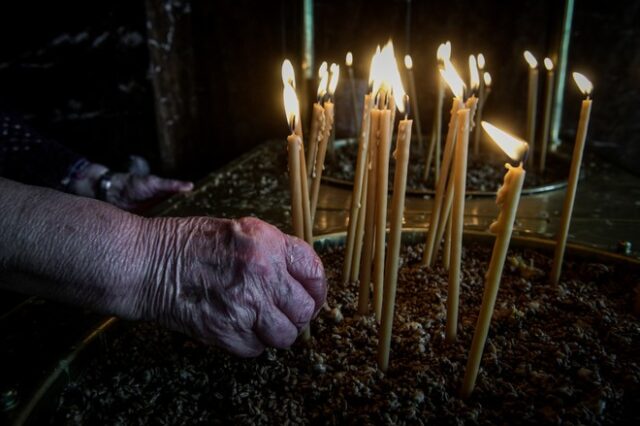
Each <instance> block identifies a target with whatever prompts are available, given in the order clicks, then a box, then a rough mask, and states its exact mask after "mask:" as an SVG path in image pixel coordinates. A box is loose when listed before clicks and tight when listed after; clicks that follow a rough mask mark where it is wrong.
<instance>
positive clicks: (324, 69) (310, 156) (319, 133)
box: [306, 62, 329, 178]
mask: <svg viewBox="0 0 640 426" xmlns="http://www.w3.org/2000/svg"><path fill="white" fill-rule="evenodd" d="M318 77H319V79H320V81H319V83H318V91H317V92H316V102H314V104H313V112H312V114H311V129H310V132H309V139H308V140H309V149H308V151H307V162H306V166H307V171H308V172H309V177H311V178H313V174H314V171H315V170H314V163H315V161H316V156H317V153H318V145H319V144H320V141H321V140H322V138H323V136H324V127H325V114H324V108H323V106H322V103H323V100H324V97H325V95H326V94H327V86H328V85H329V69H328V65H327V63H326V62H323V63H322V65H320V68H319V69H318Z"/></svg>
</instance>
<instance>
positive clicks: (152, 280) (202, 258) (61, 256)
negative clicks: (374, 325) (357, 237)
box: [0, 178, 327, 357]
mask: <svg viewBox="0 0 640 426" xmlns="http://www.w3.org/2000/svg"><path fill="white" fill-rule="evenodd" d="M0 231H2V232H0V288H1V287H5V288H8V289H12V290H15V291H20V292H24V293H27V294H34V295H40V296H43V297H48V298H52V299H55V300H59V301H63V302H66V303H72V304H75V305H80V306H83V307H86V308H89V309H93V310H95V311H98V312H102V313H105V314H110V315H117V316H120V317H122V318H125V319H131V320H151V321H157V322H159V323H161V324H163V325H165V326H167V327H169V328H172V329H174V330H178V331H181V332H184V333H186V334H189V335H191V336H193V337H194V338H196V339H199V340H201V341H203V342H206V343H209V344H215V345H219V346H221V347H223V348H225V349H227V350H228V351H230V352H232V353H234V354H237V355H239V356H243V357H250V356H256V355H258V354H260V353H261V352H262V351H263V349H264V348H265V346H273V347H277V348H285V347H288V346H290V345H291V344H292V343H293V342H294V341H295V339H296V337H297V336H298V334H299V333H300V331H301V330H302V329H303V328H304V327H306V326H307V325H308V324H309V322H310V320H311V319H312V317H313V316H314V315H316V314H317V313H318V311H319V310H320V308H321V306H322V305H323V304H324V302H325V298H326V293H327V287H326V282H325V275H324V270H323V267H322V263H321V261H320V259H319V258H318V256H317V255H316V254H315V252H314V251H313V249H312V248H311V247H310V246H309V245H308V244H307V243H305V242H304V241H302V240H299V239H297V238H294V237H291V236H288V235H285V234H283V233H282V232H280V231H279V230H278V229H277V228H275V227H273V226H271V225H269V224H267V223H265V222H263V221H261V220H259V219H255V218H244V219H239V220H228V219H215V218H207V217H195V218H152V219H149V218H142V217H139V216H135V215H133V214H130V213H127V212H125V211H123V210H120V209H117V208H115V207H112V206H110V205H108V204H105V203H99V202H96V201H94V200H91V199H88V198H82V197H74V196H70V195H67V194H64V193H60V192H57V191H52V190H48V189H43V188H37V187H31V186H26V185H21V184H18V183H15V182H12V181H8V180H5V179H1V178H0Z"/></svg>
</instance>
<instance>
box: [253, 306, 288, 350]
mask: <svg viewBox="0 0 640 426" xmlns="http://www.w3.org/2000/svg"><path fill="white" fill-rule="evenodd" d="M255 332H256V335H257V336H258V338H260V340H261V341H262V342H263V343H264V344H265V345H267V346H273V347H274V348H280V349H284V348H288V347H289V346H291V345H292V344H293V343H294V342H295V341H296V338H297V337H298V328H297V327H296V326H295V325H294V324H293V323H292V322H291V321H290V320H289V318H287V316H286V315H285V314H283V313H282V312H281V311H280V310H279V309H277V308H276V307H275V306H265V307H264V308H263V309H262V310H261V311H260V312H258V318H257V321H256V325H255Z"/></svg>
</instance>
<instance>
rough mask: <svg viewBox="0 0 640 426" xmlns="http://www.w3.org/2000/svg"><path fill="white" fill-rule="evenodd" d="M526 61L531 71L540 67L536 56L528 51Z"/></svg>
mask: <svg viewBox="0 0 640 426" xmlns="http://www.w3.org/2000/svg"><path fill="white" fill-rule="evenodd" d="M524 59H525V61H527V63H528V64H529V66H530V67H531V69H534V68H537V67H538V60H537V59H536V57H535V56H533V53H531V52H529V51H528V50H525V51H524Z"/></svg>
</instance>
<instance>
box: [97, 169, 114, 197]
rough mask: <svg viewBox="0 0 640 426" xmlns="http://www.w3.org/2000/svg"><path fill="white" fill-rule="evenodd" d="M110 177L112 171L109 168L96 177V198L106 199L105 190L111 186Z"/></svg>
mask: <svg viewBox="0 0 640 426" xmlns="http://www.w3.org/2000/svg"><path fill="white" fill-rule="evenodd" d="M112 177H113V173H112V172H111V171H110V170H107V171H106V172H104V173H103V174H101V175H100V177H99V178H98V182H97V183H96V198H97V199H98V200H102V201H107V191H108V190H109V188H111V185H112V182H111V178H112Z"/></svg>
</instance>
